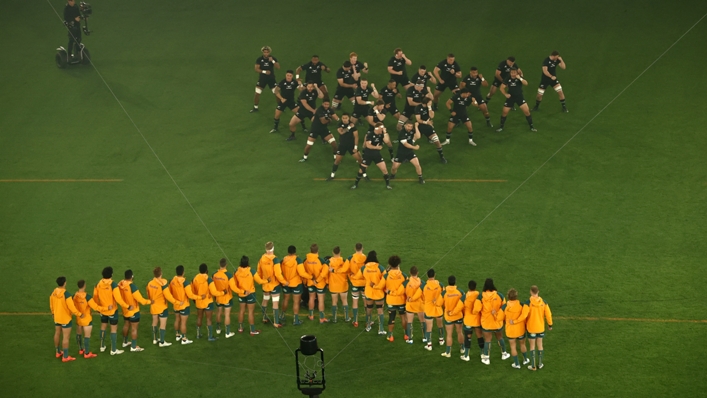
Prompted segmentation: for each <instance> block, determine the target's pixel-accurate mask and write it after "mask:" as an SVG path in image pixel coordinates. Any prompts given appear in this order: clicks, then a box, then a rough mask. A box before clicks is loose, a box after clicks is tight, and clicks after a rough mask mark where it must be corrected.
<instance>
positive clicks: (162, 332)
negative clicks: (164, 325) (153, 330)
mask: <svg viewBox="0 0 707 398" xmlns="http://www.w3.org/2000/svg"><path fill="white" fill-rule="evenodd" d="M165 333H167V330H165V329H160V343H164V335H165Z"/></svg>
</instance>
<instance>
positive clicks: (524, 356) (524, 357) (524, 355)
mask: <svg viewBox="0 0 707 398" xmlns="http://www.w3.org/2000/svg"><path fill="white" fill-rule="evenodd" d="M521 354H523V361H525V360H526V359H528V354H527V353H525V352H521Z"/></svg>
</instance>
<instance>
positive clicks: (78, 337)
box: [76, 333, 81, 349]
mask: <svg viewBox="0 0 707 398" xmlns="http://www.w3.org/2000/svg"><path fill="white" fill-rule="evenodd" d="M76 344H78V345H79V349H81V335H80V334H78V333H77V334H76Z"/></svg>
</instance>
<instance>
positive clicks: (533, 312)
mask: <svg viewBox="0 0 707 398" xmlns="http://www.w3.org/2000/svg"><path fill="white" fill-rule="evenodd" d="M539 293H540V290H538V287H537V286H535V285H533V286H531V287H530V300H528V302H527V304H528V319H527V321H526V323H525V328H526V329H527V330H528V340H530V365H528V369H530V370H537V369H542V368H543V338H544V337H545V321H547V328H548V330H552V311H550V305H549V304H548V303H546V302H545V300H543V299H542V297H540V296H539ZM536 344H537V352H538V361H537V365H536V362H535V349H536Z"/></svg>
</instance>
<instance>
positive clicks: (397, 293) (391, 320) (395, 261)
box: [383, 256, 407, 343]
mask: <svg viewBox="0 0 707 398" xmlns="http://www.w3.org/2000/svg"><path fill="white" fill-rule="evenodd" d="M388 267H389V268H388V271H386V272H385V274H383V279H385V292H386V296H385V302H386V304H387V305H388V335H387V336H386V339H388V341H390V342H391V343H392V342H393V341H394V340H395V338H394V337H393V329H394V328H395V316H396V314H397V315H400V320H401V323H402V325H403V331H406V330H407V319H406V317H405V301H406V300H405V286H404V285H403V283H404V282H405V281H406V280H407V275H405V273H403V272H402V271H400V257H398V256H391V257H390V258H389V259H388ZM406 340H407V339H406Z"/></svg>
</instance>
